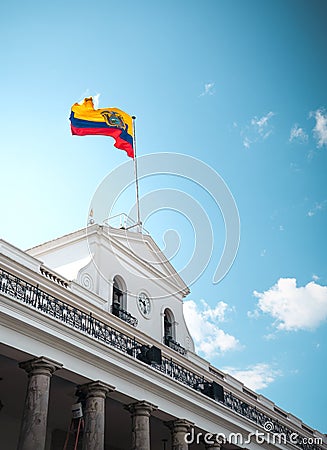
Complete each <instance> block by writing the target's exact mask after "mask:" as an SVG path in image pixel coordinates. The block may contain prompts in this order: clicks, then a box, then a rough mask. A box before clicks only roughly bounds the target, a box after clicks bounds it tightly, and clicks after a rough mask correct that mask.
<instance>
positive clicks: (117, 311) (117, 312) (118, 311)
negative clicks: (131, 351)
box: [111, 303, 138, 327]
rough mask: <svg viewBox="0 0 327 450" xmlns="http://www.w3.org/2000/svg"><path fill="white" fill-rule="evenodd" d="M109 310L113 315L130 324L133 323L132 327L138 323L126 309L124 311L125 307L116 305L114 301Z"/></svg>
mask: <svg viewBox="0 0 327 450" xmlns="http://www.w3.org/2000/svg"><path fill="white" fill-rule="evenodd" d="M111 312H112V314H113V315H114V316H116V317H119V318H120V319H122V320H124V321H125V322H127V323H129V324H130V325H133V327H136V326H137V324H138V320H137V318H136V317H134V316H132V314H130V313H129V312H128V311H125V309H122V308H120V306H116V304H115V303H114V304H113V305H112V306H111Z"/></svg>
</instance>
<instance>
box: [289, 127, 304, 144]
mask: <svg viewBox="0 0 327 450" xmlns="http://www.w3.org/2000/svg"><path fill="white" fill-rule="evenodd" d="M289 141H290V142H298V143H300V144H305V143H306V142H308V135H307V133H306V132H305V131H304V129H303V128H301V127H299V126H298V124H297V123H296V124H295V125H293V127H292V129H291V132H290V137H289Z"/></svg>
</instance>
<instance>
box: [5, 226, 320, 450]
mask: <svg viewBox="0 0 327 450" xmlns="http://www.w3.org/2000/svg"><path fill="white" fill-rule="evenodd" d="M0 253H1V270H0V299H1V316H0V333H1V344H0V368H1V372H0V436H1V449H4V450H15V449H19V450H44V449H46V450H62V449H66V450H68V449H83V450H130V449H133V450H150V449H151V450H168V449H173V450H186V449H191V450H193V449H198V450H204V449H218V448H220V449H223V450H236V449H238V448H247V449H251V450H258V449H259V447H265V448H273V447H274V448H279V449H281V448H289V449H290V448H293V449H294V450H296V449H300V450H324V449H327V440H326V436H325V435H323V434H321V433H319V432H318V431H316V430H313V429H311V428H310V427H308V426H306V425H305V424H303V423H302V422H301V420H299V419H298V418H296V417H295V416H293V415H292V414H290V413H288V412H285V411H283V410H281V409H280V408H278V407H277V406H276V405H275V404H274V403H273V402H272V401H270V400H268V399H267V398H265V397H264V396H262V395H259V394H257V393H255V392H253V391H251V390H250V389H248V388H246V386H244V385H243V384H242V383H240V382H239V381H238V380H236V379H234V378H233V377H231V376H230V375H228V374H226V373H223V372H221V371H220V370H219V369H217V368H215V367H213V366H212V365H211V364H210V363H209V362H208V361H205V360H204V359H202V358H201V357H199V356H198V355H197V354H196V353H195V351H194V344H193V340H192V337H191V331H192V330H188V328H187V325H186V323H185V320H184V316H183V298H184V297H185V296H186V295H187V294H188V293H189V289H188V287H187V286H186V285H185V283H184V282H183V280H182V279H181V278H180V277H179V275H178V273H177V272H176V271H175V270H174V268H173V267H172V265H171V264H170V263H169V261H167V260H166V259H165V257H164V255H163V253H162V252H161V251H160V249H159V248H158V246H157V245H156V244H155V242H154V241H153V239H152V238H151V236H149V235H147V234H143V233H140V232H134V231H132V230H126V229H124V228H113V227H110V226H108V225H97V224H93V225H90V226H89V227H87V228H86V229H82V230H79V231H76V232H74V233H71V234H69V235H66V236H63V237H60V238H58V239H55V240H53V241H51V242H47V243H45V244H42V245H39V246H37V247H34V248H32V249H30V250H28V251H22V250H19V249H17V248H16V247H14V246H12V245H11V244H9V243H7V242H5V241H0Z"/></svg>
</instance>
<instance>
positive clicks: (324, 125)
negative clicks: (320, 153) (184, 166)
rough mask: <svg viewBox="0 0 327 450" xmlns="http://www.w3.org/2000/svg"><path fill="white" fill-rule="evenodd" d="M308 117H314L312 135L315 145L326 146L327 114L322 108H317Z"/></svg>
mask: <svg viewBox="0 0 327 450" xmlns="http://www.w3.org/2000/svg"><path fill="white" fill-rule="evenodd" d="M310 117H314V118H315V119H316V125H315V127H314V129H313V135H314V137H315V139H316V141H317V147H322V146H323V145H326V146H327V114H326V113H325V112H324V110H323V109H317V111H314V112H312V113H310Z"/></svg>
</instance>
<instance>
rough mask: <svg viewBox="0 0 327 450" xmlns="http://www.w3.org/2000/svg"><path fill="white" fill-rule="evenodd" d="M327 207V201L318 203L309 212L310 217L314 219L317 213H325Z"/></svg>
mask: <svg viewBox="0 0 327 450" xmlns="http://www.w3.org/2000/svg"><path fill="white" fill-rule="evenodd" d="M326 205H327V200H323V201H322V202H316V203H315V204H314V205H313V207H312V208H311V209H310V211H308V214H307V215H308V216H309V217H312V216H315V215H316V214H317V212H320V211H324V209H325V208H326Z"/></svg>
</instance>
